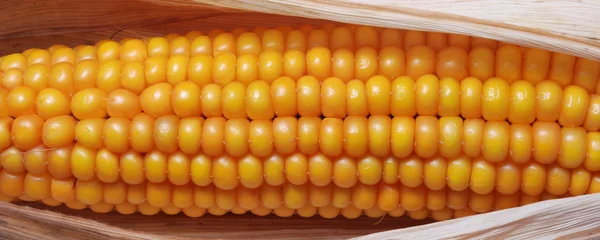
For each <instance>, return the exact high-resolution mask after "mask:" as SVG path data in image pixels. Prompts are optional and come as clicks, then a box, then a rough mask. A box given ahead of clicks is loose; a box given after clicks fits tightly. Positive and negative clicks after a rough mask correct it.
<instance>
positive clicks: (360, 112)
mask: <svg viewBox="0 0 600 240" xmlns="http://www.w3.org/2000/svg"><path fill="white" fill-rule="evenodd" d="M599 76H600V63H598V62H594V61H590V60H587V59H582V58H577V57H573V56H567V55H564V54H559V53H552V52H548V51H544V50H540V49H534V48H522V47H519V46H516V45H511V44H505V43H499V42H497V41H493V40H489V39H482V38H472V37H468V36H462V35H455V34H444V33H433V32H419V31H402V30H397V29H379V28H374V27H369V26H353V25H323V26H319V27H313V26H310V25H305V26H301V27H298V28H292V27H290V26H285V27H280V28H277V29H264V28H256V29H254V30H252V31H247V30H245V29H234V30H231V31H230V32H225V31H223V30H213V31H210V32H208V33H206V34H203V33H200V32H198V31H192V32H189V33H187V34H185V35H184V36H180V35H177V34H169V35H166V36H163V37H153V38H148V39H143V40H141V39H124V40H122V41H120V42H117V41H113V40H103V41H100V42H98V43H97V44H96V45H95V46H83V45H82V46H77V47H75V48H70V47H67V46H63V45H55V46H51V47H50V48H48V49H30V50H27V51H25V52H23V53H16V54H11V55H7V56H4V57H2V58H0V79H1V81H0V151H1V152H0V167H1V169H0V200H2V201H15V200H21V201H42V202H43V203H45V204H47V205H50V206H58V205H61V204H63V203H64V204H65V205H66V206H67V207H69V208H72V209H85V208H89V209H91V210H92V211H94V212H98V213H106V212H109V211H113V210H115V211H117V212H119V213H122V214H133V213H135V212H140V213H141V214H144V215H154V214H157V213H159V212H161V211H162V212H164V213H166V214H178V213H180V212H183V214H185V215H187V216H190V217H200V216H202V215H204V214H206V213H209V214H212V215H223V214H225V213H227V212H232V213H234V214H244V213H247V212H251V213H253V214H256V215H259V216H265V215H268V214H275V215H277V216H280V217H288V216H291V215H294V214H298V215H300V216H303V217H311V216H314V215H319V216H321V217H323V218H334V217H336V216H339V215H341V216H344V217H346V218H350V219H352V218H357V217H359V216H361V215H366V216H368V217H381V216H383V215H390V216H394V217H398V216H402V215H408V216H409V217H411V218H414V219H424V218H427V217H431V218H432V219H434V220H438V221H442V220H447V219H451V218H459V217H464V216H469V215H473V214H478V213H484V212H489V211H494V210H501V209H506V208H510V207H516V206H521V205H526V204H530V203H533V202H537V201H541V200H546V199H553V198H559V197H568V196H577V195H582V194H588V193H596V192H598V191H600V180H599V179H600V177H599V175H598V171H599V170H600V133H598V130H600V97H599V95H598V92H599V91H600V83H598V77H599Z"/></svg>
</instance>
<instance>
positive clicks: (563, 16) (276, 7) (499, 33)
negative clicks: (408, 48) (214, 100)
mask: <svg viewBox="0 0 600 240" xmlns="http://www.w3.org/2000/svg"><path fill="white" fill-rule="evenodd" d="M197 2H199V3H203V4H206V3H208V4H211V5H216V6H223V7H229V8H233V9H244V10H251V11H257V12H265V13H277V14H285V15H291V16H300V17H308V18H318V19H327V20H333V21H342V22H347V23H354V24H363V25H373V26H381V27H390V28H401V29H412V30H421V31H439V32H447V33H456V34H465V35H470V36H477V37H484V38H491V39H496V40H500V41H504V42H509V43H514V44H518V45H522V46H527V47H537V48H543V49H548V50H552V51H556V52H562V53H567V54H570V55H576V56H581V57H585V58H590V59H594V60H599V59H600V2H598V1H572V0H554V1H551V0H503V1H481V0H462V1H456V0H434V1H390V0H369V1H362V0H265V1H244V0H233V1H222V0H197Z"/></svg>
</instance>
